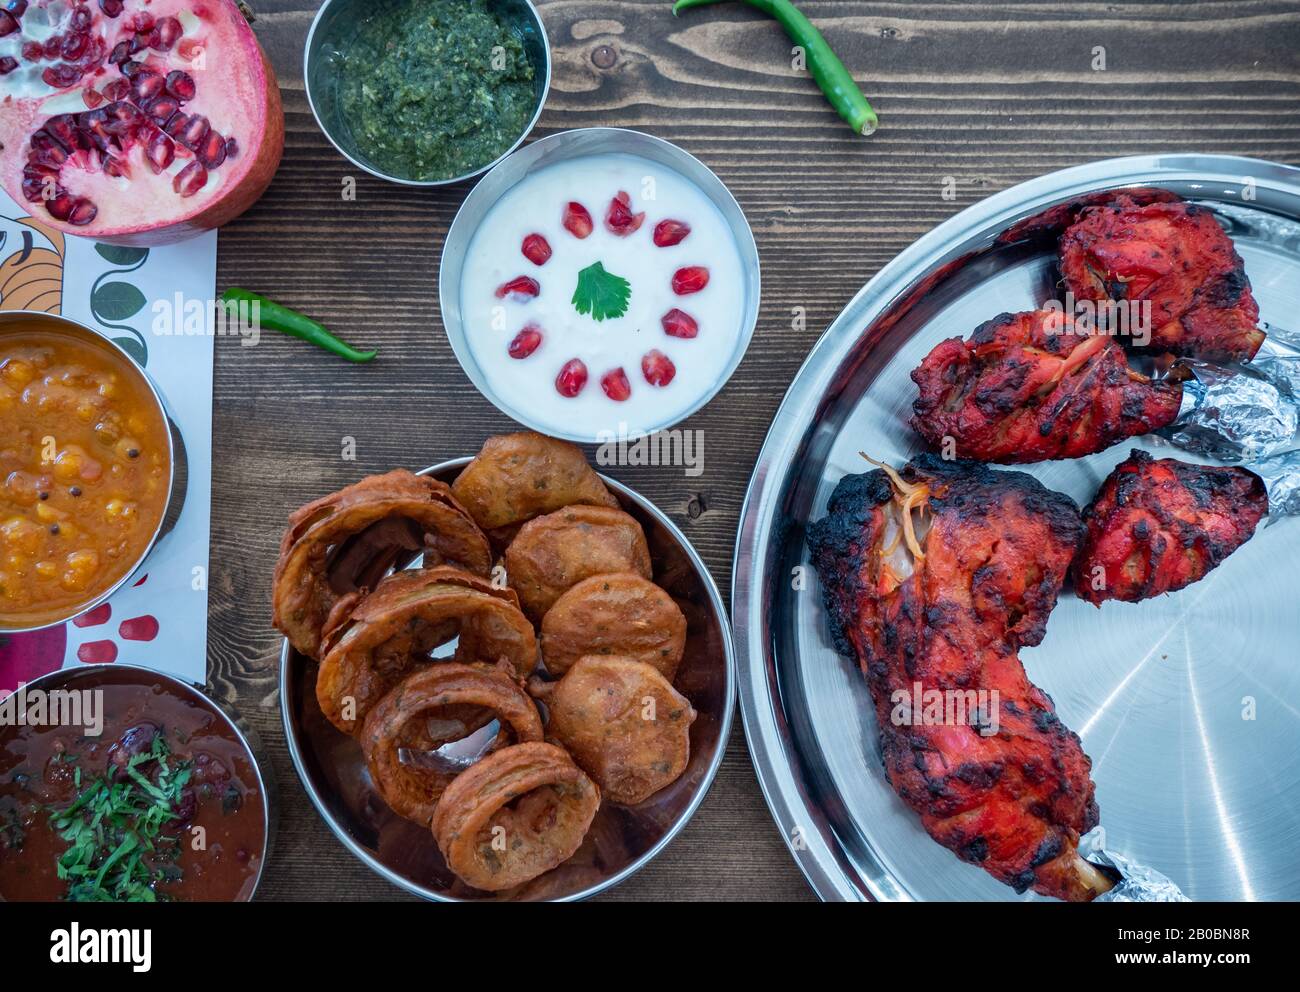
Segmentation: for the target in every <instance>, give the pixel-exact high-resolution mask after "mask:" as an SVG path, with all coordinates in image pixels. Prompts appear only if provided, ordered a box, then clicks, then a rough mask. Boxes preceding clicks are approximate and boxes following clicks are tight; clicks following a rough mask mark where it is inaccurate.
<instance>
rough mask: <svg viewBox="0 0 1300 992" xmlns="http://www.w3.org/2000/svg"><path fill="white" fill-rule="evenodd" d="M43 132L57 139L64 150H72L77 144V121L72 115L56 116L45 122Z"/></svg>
mask: <svg viewBox="0 0 1300 992" xmlns="http://www.w3.org/2000/svg"><path fill="white" fill-rule="evenodd" d="M43 130H45V131H48V132H49V133H50V134H52V135H53V136H54V137H55V138H57V139H58V141H59V144H61V145H63V147H64V148H69V149H70V148H72V147H74V146H75V145H76V143H77V119H76V118H75V117H73V116H72V114H55V115H54V116H53V117H51V118H50V119H49V120H48V121H46V122H45V127H44V128H43ZM38 133H39V132H38ZM34 143H35V142H33V144H34Z"/></svg>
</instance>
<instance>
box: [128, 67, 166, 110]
mask: <svg viewBox="0 0 1300 992" xmlns="http://www.w3.org/2000/svg"><path fill="white" fill-rule="evenodd" d="M166 85H167V81H166V80H165V79H163V77H162V76H160V75H159V74H158V73H156V72H154V71H153V70H152V69H145V70H144V71H143V72H138V73H136V75H135V78H134V79H132V80H131V93H132V94H133V95H134V96H135V102H136V103H137V104H143V103H144V102H145V101H146V100H152V99H153V98H154V97H156V96H157V95H158V94H159V93H161V92H162V91H163V88H164V87H165V86H166Z"/></svg>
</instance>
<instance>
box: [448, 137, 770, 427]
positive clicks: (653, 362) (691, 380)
mask: <svg viewBox="0 0 1300 992" xmlns="http://www.w3.org/2000/svg"><path fill="white" fill-rule="evenodd" d="M649 186H652V187H653V189H654V191H655V195H654V199H653V200H650V199H647V200H645V201H644V202H642V200H641V198H640V196H641V191H642V190H644V189H647V188H648V187H649ZM584 204H585V206H584ZM588 208H595V209H594V210H590V211H589V209H588ZM643 211H644V214H645V216H644V217H642V216H641V214H642V212H643ZM593 215H594V220H595V223H594V224H593V223H592V220H593ZM542 244H544V245H545V246H546V247H547V248H549V249H550V251H549V255H548V256H547V257H546V259H545V268H544V269H542V270H540V271H539V270H537V269H535V268H534V267H533V266H534V265H536V264H538V262H539V260H540V258H541V255H539V254H537V253H536V252H535V250H534V246H540V245H542ZM676 244H682V245H683V246H684V247H683V248H673V247H672V245H676ZM521 252H522V254H523V255H524V257H525V258H527V259H528V262H526V263H525V262H522V261H521V260H520V257H519V256H520V253H521ZM530 263H531V264H530ZM705 265H707V270H706V269H705V268H704V266H705ZM683 266H686V268H683ZM520 267H522V268H523V269H524V270H526V271H527V272H528V273H529V274H530V275H531V274H534V273H535V274H536V277H537V280H538V281H541V282H544V283H545V285H546V292H545V293H539V294H538V295H535V296H534V295H530V294H529V293H527V292H525V293H515V292H513V291H511V287H512V284H513V283H515V281H516V280H522V279H526V278H527V276H523V275H521V274H520ZM679 271H680V272H681V273H682V274H684V275H685V276H686V278H687V285H688V286H689V290H690V292H691V293H692V295H691V296H690V297H689V299H685V298H684V297H683V296H682V295H681V293H682V289H681V288H675V287H674V275H675V274H678V273H679ZM542 272H545V279H542V275H541V273H542ZM593 272H595V275H593ZM694 272H698V276H692V273H694ZM584 273H585V275H584ZM746 278H747V277H746V275H745V269H744V262H743V260H742V254H741V251H740V248H739V247H738V245H737V242H736V240H735V237H734V236H733V234H732V229H731V226H730V225H729V224H728V222H727V220H726V219H725V218H724V216H723V215H722V213H721V211H720V210H719V208H718V207H717V206H716V205H715V204H714V202H713V200H712V199H711V198H710V197H709V196H708V195H707V194H705V193H704V192H703V191H702V190H701V189H700V188H698V187H697V186H696V185H695V184H694V183H693V182H691V181H690V180H688V179H686V178H685V177H684V176H683V175H682V174H681V173H679V172H677V171H676V170H675V169H673V168H671V167H669V166H666V165H663V164H662V163H660V162H657V161H652V160H650V159H647V158H643V157H641V156H637V155H628V154H595V155H586V156H581V157H578V158H572V159H566V160H562V161H557V162H553V163H552V164H550V165H547V166H544V167H542V168H539V169H537V170H536V171H534V172H530V173H528V174H527V175H525V176H524V177H523V178H522V179H520V180H519V181H518V182H517V183H516V184H515V185H514V186H512V187H510V189H508V190H507V191H506V192H505V193H503V194H501V196H500V197H499V199H497V201H496V202H495V203H493V204H492V205H491V206H490V207H489V208H488V209H487V210H486V211H485V212H484V213H483V214H482V217H481V219H480V220H479V222H478V227H477V229H476V230H475V232H474V234H473V236H472V237H471V239H470V242H469V244H468V245H467V246H466V250H465V254H464V262H463V264H462V268H461V275H460V287H459V294H460V298H459V304H460V314H461V320H462V323H463V326H464V328H465V342H466V346H467V347H468V348H469V350H470V353H471V354H472V356H473V359H474V364H475V365H476V366H477V367H478V369H479V371H480V372H481V374H482V379H481V382H482V385H483V388H484V390H485V392H487V394H488V395H489V397H494V398H495V397H500V398H501V399H503V400H508V401H509V402H510V404H511V405H512V406H514V407H515V408H516V409H518V411H519V413H520V414H521V415H522V416H523V418H524V419H525V420H526V421H527V422H528V424H529V426H531V427H533V428H535V429H537V430H540V431H546V432H549V433H554V434H560V435H566V436H569V437H587V438H594V437H595V436H596V435H598V434H600V433H601V432H604V431H612V432H615V433H618V432H619V431H620V430H626V432H627V433H628V434H635V433H644V432H647V431H650V430H654V429H656V428H661V427H667V426H671V425H672V424H675V423H677V422H678V421H679V420H681V418H682V417H683V416H685V415H686V414H687V413H688V412H689V411H691V410H692V409H693V408H695V407H696V406H698V405H699V402H700V400H701V399H702V398H703V397H705V396H707V395H709V394H711V393H713V392H714V391H715V390H716V389H717V387H718V384H719V383H720V382H721V381H722V380H723V379H724V378H725V377H726V375H727V370H728V367H729V366H730V364H731V363H732V360H733V358H734V357H735V353H736V348H737V342H738V340H739V337H740V334H741V331H742V321H743V320H744V319H745V315H746V299H747V294H748V292H749V287H748V285H747V283H746ZM679 282H680V278H679ZM502 288H506V292H505V293H504V295H499V294H498V290H499V289H502ZM679 308H681V309H679ZM687 311H689V312H687ZM548 377H550V378H552V379H553V381H554V383H555V388H554V389H551V388H549V383H548ZM539 385H540V386H541V387H542V388H538V387H539Z"/></svg>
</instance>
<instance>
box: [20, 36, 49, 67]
mask: <svg viewBox="0 0 1300 992" xmlns="http://www.w3.org/2000/svg"><path fill="white" fill-rule="evenodd" d="M44 57H45V48H44V47H43V46H42V45H41V43H40V42H39V41H24V42H23V58H24V59H25V60H26V61H28V62H39V61H40V60H41V59H42V58H44Z"/></svg>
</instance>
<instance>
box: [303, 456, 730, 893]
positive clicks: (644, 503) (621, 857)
mask: <svg viewBox="0 0 1300 992" xmlns="http://www.w3.org/2000/svg"><path fill="white" fill-rule="evenodd" d="M496 440H497V439H493V441H496ZM508 440H509V439H507V442H508ZM471 460H472V459H470V458H458V459H454V460H452V461H447V462H443V463H441V464H438V465H434V466H432V467H430V468H428V469H425V470H424V471H423V472H421V473H419V474H421V475H427V476H431V477H433V478H435V479H438V480H441V481H442V482H445V483H448V484H450V483H452V482H454V481H455V480H456V478H457V476H459V475H460V473H461V470H462V469H463V468H464V467H465V466H466V465H467V464H469V463H470V461H471ZM600 478H601V480H602V481H603V482H604V484H605V485H606V486H607V487H608V489H609V492H610V493H612V494H613V497H614V500H613V501H615V502H617V504H618V505H617V507H610V502H611V501H608V500H605V499H603V498H602V497H600V496H599V494H595V495H593V494H592V493H585V494H584V496H583V499H584V500H585V505H589V506H602V507H610V508H611V509H619V510H622V511H623V512H625V513H627V514H628V515H630V516H631V517H632V518H634V519H635V520H636V521H637V522H638V523H640V525H641V527H642V529H643V530H644V532H645V538H646V545H647V547H648V550H649V553H650V564H651V569H652V572H653V578H654V581H655V582H657V583H662V587H663V589H664V592H665V593H667V596H668V597H670V598H671V601H672V603H675V604H676V606H677V607H678V608H679V609H680V613H681V615H682V616H683V617H684V618H685V636H684V638H683V637H682V631H681V630H680V628H679V626H678V624H679V623H680V621H679V620H677V619H676V614H675V613H674V612H673V611H672V610H671V609H669V608H666V607H665V606H664V605H663V604H662V603H658V604H656V610H655V611H654V615H655V616H663V617H665V619H664V623H665V624H666V628H665V630H664V631H663V632H662V633H660V634H653V633H647V634H643V635H642V636H641V639H640V641H638V642H637V643H635V644H633V643H630V642H629V644H628V647H627V649H626V650H627V652H628V653H632V654H635V655H638V656H641V653H642V652H645V651H648V650H651V647H650V645H655V647H654V648H653V650H657V651H659V653H660V654H664V655H666V656H667V657H668V659H669V662H670V661H671V660H672V659H673V658H675V657H676V655H677V653H678V651H679V650H680V654H681V659H680V662H678V663H677V664H676V666H675V674H674V676H673V678H672V684H673V686H674V687H675V688H676V690H677V691H678V692H680V693H681V694H682V695H683V696H685V697H686V698H687V699H688V700H689V701H690V704H691V707H692V708H693V709H694V711H695V713H696V714H697V715H696V717H695V719H694V721H693V722H692V723H691V724H690V754H689V759H688V761H687V765H686V768H685V770H684V772H683V773H682V774H681V775H680V776H679V777H677V778H676V779H675V780H674V781H673V782H672V783H671V784H669V785H668V786H666V787H665V788H663V789H661V790H660V791H658V792H656V793H655V794H653V795H651V796H650V797H649V798H648V799H646V800H644V801H643V802H640V803H638V804H636V805H633V806H628V805H620V804H618V803H615V802H611V801H602V803H601V806H600V809H599V811H598V812H597V813H596V816H595V819H594V820H593V821H592V823H591V826H590V828H589V829H588V831H587V834H586V836H585V838H584V840H583V842H582V844H581V846H579V848H578V849H577V851H576V852H575V853H574V854H573V855H572V856H571V857H569V858H568V859H567V860H566V861H564V862H563V863H562V864H560V865H558V866H557V867H555V868H552V869H551V870H550V871H547V872H545V873H544V874H542V875H541V876H539V877H537V878H535V879H533V880H532V881H530V882H527V883H525V884H524V885H521V886H519V887H517V888H514V889H510V890H506V891H500V892H488V891H483V890H480V889H476V888H473V887H471V886H469V885H467V884H466V883H465V882H463V881H462V880H461V879H459V878H457V876H456V875H455V874H454V873H453V872H452V871H451V870H450V869H449V868H448V867H447V864H446V862H445V860H444V858H443V855H442V853H441V851H440V850H439V848H438V843H437V841H436V839H435V837H434V835H433V833H432V832H431V831H430V830H428V829H425V828H422V827H420V826H419V825H418V824H417V823H415V822H412V821H410V820H407V819H404V818H403V817H401V816H399V815H398V814H397V813H395V812H393V811H392V810H391V809H390V808H389V807H388V805H387V804H386V803H385V802H384V801H383V799H382V797H381V795H380V793H379V791H378V790H377V789H376V788H375V786H374V784H373V783H372V781H371V779H370V774H369V771H368V769H367V765H366V760H365V756H364V755H363V753H362V750H361V747H360V745H359V743H358V742H357V740H356V739H355V738H353V737H350V736H348V735H347V734H344V733H343V732H341V731H339V730H338V729H336V728H335V727H334V725H333V724H331V723H330V721H329V720H328V719H327V718H326V716H325V715H324V714H323V713H322V712H321V708H320V705H319V704H318V702H317V699H316V675H317V671H318V668H319V664H318V662H316V661H314V660H312V659H310V658H308V657H306V656H305V655H303V654H300V653H299V652H298V651H296V650H294V648H293V647H292V645H290V644H289V643H288V641H286V642H285V643H284V646H283V649H282V651H281V657H280V686H281V693H280V707H281V714H282V716H283V719H284V726H285V734H286V738H287V742H288V747H289V754H290V757H291V758H292V760H293V763H294V767H295V768H296V769H297V771H298V775H299V778H300V779H301V780H302V783H303V786H304V788H305V789H306V791H307V794H308V796H309V797H310V798H311V801H312V803H313V805H315V807H316V809H317V811H318V812H319V813H320V814H321V816H322V817H323V818H324V820H325V822H326V824H327V825H328V826H329V827H330V829H331V831H333V833H334V835H335V836H336V837H337V838H338V839H339V840H340V841H341V842H342V843H343V845H344V846H345V847H347V848H348V850H350V851H351V852H352V853H353V854H354V855H356V856H357V857H358V858H359V859H360V860H361V861H362V862H364V863H365V864H366V865H368V866H369V867H370V868H371V869H373V870H374V871H375V872H376V873H378V874H379V875H380V876H382V877H383V878H385V879H387V880H388V881H390V882H392V883H393V884H394V885H397V886H400V887H401V888H403V889H406V890H407V891H409V892H412V893H414V894H416V895H418V896H421V897H423V898H426V899H431V900H436V901H440V902H461V901H483V900H510V901H515V900H528V901H535V900H555V901H574V900H581V899H586V898H589V897H591V896H594V895H596V894H597V893H600V892H603V891H605V890H606V889H609V888H612V887H613V886H615V885H617V884H619V883H620V882H621V881H623V880H624V879H626V878H628V877H629V876H630V875H632V874H633V873H635V872H636V871H637V870H638V869H640V868H641V867H642V866H643V865H645V864H646V863H647V862H649V861H650V860H651V859H652V858H654V857H655V855H657V854H658V853H659V852H660V851H662V850H663V849H664V848H665V847H666V846H667V845H668V844H669V843H670V842H671V841H672V839H673V838H674V837H675V836H676V835H677V834H678V833H679V832H680V831H681V830H682V828H683V827H684V826H685V825H686V823H687V821H688V820H689V819H690V818H691V816H692V815H693V814H694V812H695V810H696V808H697V807H698V806H699V805H700V803H701V802H702V801H703V799H704V797H705V794H706V793H707V792H708V789H709V787H710V785H711V784H712V782H713V779H714V776H715V774H716V773H717V770H718V766H719V765H720V763H721V761H722V755H723V751H724V750H725V748H726V742H727V737H728V734H729V732H730V727H731V719H732V712H733V701H734V696H735V679H736V673H735V659H734V656H733V648H732V641H731V627H730V621H729V619H728V616H727V612H726V609H725V607H724V605H723V602H722V598H721V596H720V594H719V592H718V589H717V586H716V585H715V583H714V581H713V578H712V576H710V574H709V571H708V569H707V568H706V567H705V565H704V563H703V562H702V561H701V560H700V557H699V555H698V554H697V553H696V552H695V550H694V548H692V547H691V545H690V543H689V542H688V541H687V540H686V538H685V537H684V536H683V535H682V533H681V531H680V530H678V528H677V527H676V525H674V524H673V523H672V521H671V520H669V519H668V517H667V516H665V515H664V514H663V513H662V512H661V511H660V510H659V509H658V508H657V507H655V506H654V504H652V503H650V502H649V501H648V500H646V499H645V498H643V497H641V496H640V495H638V494H637V493H635V492H633V491H632V490H631V489H629V488H627V487H626V486H624V485H622V484H621V483H619V482H617V481H615V480H613V479H610V478H608V477H606V476H603V475H602V476H600ZM467 482H474V483H475V485H474V486H473V487H468V486H466V485H463V486H461V487H460V491H459V492H457V497H458V498H459V499H460V501H461V503H463V504H464V505H465V506H466V507H467V508H469V509H470V510H471V512H479V513H482V512H484V509H483V508H484V507H485V506H487V504H486V503H484V502H483V500H484V499H485V497H484V496H483V494H482V492H481V490H480V491H477V492H476V490H479V488H480V485H481V484H482V483H483V482H484V480H482V479H477V480H475V479H470V480H467ZM486 484H487V485H489V486H495V485H497V484H498V483H497V480H496V479H489V480H487V483H486ZM509 502H510V505H509V506H496V507H492V508H491V509H490V510H489V511H488V512H495V513H496V514H497V516H496V517H495V518H491V519H493V522H494V523H498V522H499V523H500V526H496V527H490V528H485V530H486V532H487V533H488V535H489V537H490V538H491V539H492V541H493V545H494V549H495V550H496V551H497V552H498V553H501V552H503V551H504V550H505V548H506V546H508V544H509V543H510V541H511V540H513V538H514V537H515V536H516V534H517V533H518V531H519V529H520V522H519V521H516V520H511V519H509V518H510V517H511V515H512V513H517V512H524V515H526V516H540V515H541V513H540V512H539V511H549V512H555V508H550V507H547V506H544V505H530V506H528V507H526V508H525V510H524V511H520V510H519V508H518V507H517V505H515V504H517V502H518V499H517V496H516V497H515V498H513V499H512V500H511V501H509ZM575 505H576V504H575ZM525 511H526V512H525ZM418 564H419V560H418V559H417V560H416V561H414V562H412V563H411V567H414V566H416V565H418ZM625 581H626V578H624V579H621V580H620V582H625ZM593 603H594V608H595V609H597V610H598V611H603V613H608V614H609V615H610V616H611V617H613V618H619V617H622V616H623V615H624V614H625V613H626V608H625V607H623V606H622V603H621V601H617V602H616V604H615V606H614V607H613V608H610V607H607V606H606V605H605V604H604V603H603V601H601V600H600V598H599V597H598V596H597V597H594V598H593ZM575 616H577V617H579V618H585V619H584V621H583V622H585V620H589V619H590V613H588V612H586V611H584V610H577V611H575ZM554 633H555V634H556V635H557V636H558V639H557V641H556V643H557V645H560V644H563V645H564V646H566V647H568V649H569V650H577V645H578V644H582V645H584V648H583V651H584V653H586V651H588V650H590V651H591V652H593V653H599V652H602V651H605V650H606V646H604V645H602V644H601V643H600V639H599V637H596V638H595V639H594V641H590V640H589V636H588V637H582V636H578V635H577V632H575V631H573V630H570V631H567V632H561V631H555V632H554ZM567 641H572V642H573V643H572V644H568V643H566V642H567ZM683 641H684V643H682V642H683ZM661 642H662V645H666V646H667V647H666V648H665V647H663V646H661ZM679 644H680V648H679ZM449 649H450V645H448V646H446V647H445V648H444V649H441V650H440V651H439V652H438V654H442V653H444V652H445V651H447V650H449ZM665 663H668V662H665ZM557 667H558V666H557ZM560 674H562V671H557V672H555V673H553V676H554V677H559V675H560ZM485 732H486V731H485ZM450 760H456V759H455V758H454V757H452V758H451V759H450ZM472 760H473V756H472V755H470V756H467V757H466V758H464V761H465V764H466V767H469V764H470V762H471V761H472Z"/></svg>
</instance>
